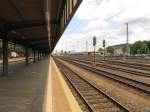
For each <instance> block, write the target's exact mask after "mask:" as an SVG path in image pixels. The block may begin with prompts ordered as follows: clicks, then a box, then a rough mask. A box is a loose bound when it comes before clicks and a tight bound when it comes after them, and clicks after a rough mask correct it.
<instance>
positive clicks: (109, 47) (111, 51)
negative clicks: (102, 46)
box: [106, 46, 115, 54]
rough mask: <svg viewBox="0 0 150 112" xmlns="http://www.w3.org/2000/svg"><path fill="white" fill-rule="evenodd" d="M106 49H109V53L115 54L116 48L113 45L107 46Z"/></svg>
mask: <svg viewBox="0 0 150 112" xmlns="http://www.w3.org/2000/svg"><path fill="white" fill-rule="evenodd" d="M106 50H107V52H108V53H110V54H114V51H115V50H114V48H113V47H111V46H108V47H107V48H106Z"/></svg>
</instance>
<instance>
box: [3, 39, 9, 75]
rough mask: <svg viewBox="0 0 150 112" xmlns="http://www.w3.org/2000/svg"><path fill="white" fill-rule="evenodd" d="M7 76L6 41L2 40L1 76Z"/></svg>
mask: <svg viewBox="0 0 150 112" xmlns="http://www.w3.org/2000/svg"><path fill="white" fill-rule="evenodd" d="M6 75H8V40H5V39H3V76H6Z"/></svg>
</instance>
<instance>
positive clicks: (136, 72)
mask: <svg viewBox="0 0 150 112" xmlns="http://www.w3.org/2000/svg"><path fill="white" fill-rule="evenodd" d="M71 60H76V61H79V62H83V63H87V64H93V62H91V61H89V60H83V59H82V60H81V59H71ZM96 66H99V67H102V68H107V69H112V70H117V71H121V72H126V73H131V74H134V75H139V76H144V77H149V78H150V72H145V71H140V70H136V69H132V68H127V67H126V68H124V67H121V66H118V65H117V66H116V65H115V66H114V65H110V64H102V63H100V62H97V63H96Z"/></svg>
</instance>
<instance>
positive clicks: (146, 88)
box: [63, 59, 150, 95]
mask: <svg viewBox="0 0 150 112" xmlns="http://www.w3.org/2000/svg"><path fill="white" fill-rule="evenodd" d="M63 60H64V61H67V62H69V63H72V64H74V65H77V66H78V67H81V68H83V69H86V70H88V71H90V72H93V73H96V74H98V75H101V76H103V77H106V78H108V79H111V80H114V81H116V82H119V83H121V84H123V85H126V86H128V87H132V88H134V89H136V90H138V91H140V92H143V93H145V94H147V95H150V85H149V84H146V83H143V82H139V81H136V80H133V79H129V78H127V77H123V76H119V75H116V74H113V73H109V72H107V71H102V70H99V69H97V68H95V67H94V66H90V65H88V64H84V63H80V62H75V61H73V60H67V59H63Z"/></svg>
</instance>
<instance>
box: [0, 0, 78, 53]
mask: <svg viewBox="0 0 150 112" xmlns="http://www.w3.org/2000/svg"><path fill="white" fill-rule="evenodd" d="M79 1H80V2H79V3H81V0H79ZM65 2H66V0H49V1H48V2H47V1H46V0H0V38H2V39H8V40H9V41H12V42H15V43H19V44H22V45H24V46H27V47H30V48H32V49H34V50H41V51H44V52H49V51H50V52H51V51H52V50H53V48H54V47H55V45H56V43H57V41H58V39H59V38H60V36H61V34H62V32H60V30H59V27H60V18H61V17H62V16H61V13H62V11H61V10H62V9H63V8H64V5H65ZM47 3H48V4H47ZM79 3H78V6H79ZM46 6H47V7H48V8H47V7H46ZM76 7H77V6H76ZM76 9H77V8H76ZM74 12H75V11H74ZM74 12H73V13H74ZM46 13H50V14H49V16H50V17H49V18H50V23H49V25H48V23H47V20H46V16H47V15H46ZM73 13H72V16H73ZM72 16H71V17H72ZM71 17H70V18H71ZM68 22H69V21H68ZM48 27H50V29H51V30H50V32H48V30H47V29H48ZM65 28H66V27H64V28H63V30H64V29H65ZM48 33H50V34H48ZM50 38H51V41H50ZM50 46H51V47H50Z"/></svg>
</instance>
